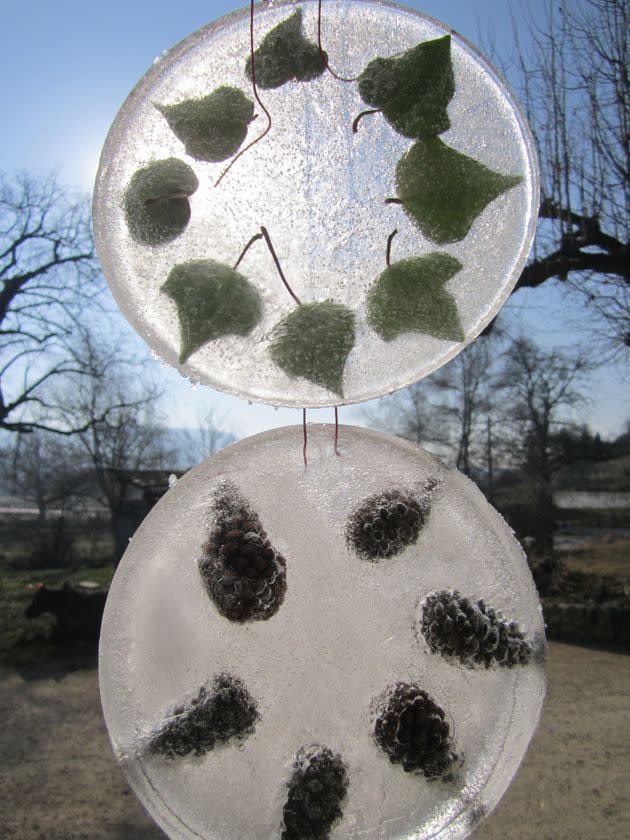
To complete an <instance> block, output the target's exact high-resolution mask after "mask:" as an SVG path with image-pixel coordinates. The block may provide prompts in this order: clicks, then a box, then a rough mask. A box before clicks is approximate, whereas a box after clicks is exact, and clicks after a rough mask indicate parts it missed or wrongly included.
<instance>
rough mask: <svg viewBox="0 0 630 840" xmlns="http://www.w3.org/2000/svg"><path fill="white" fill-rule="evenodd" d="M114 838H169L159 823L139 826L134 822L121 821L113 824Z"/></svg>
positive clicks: (120, 839)
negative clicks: (159, 826)
mask: <svg viewBox="0 0 630 840" xmlns="http://www.w3.org/2000/svg"><path fill="white" fill-rule="evenodd" d="M111 838H112V840H167V837H166V834H164V832H163V831H162V830H161V829H159V828H158V827H157V825H148V826H146V827H145V826H143V827H141V828H139V827H138V826H135V825H133V823H130V822H127V821H119V822H116V823H114V824H113V825H112V833H111Z"/></svg>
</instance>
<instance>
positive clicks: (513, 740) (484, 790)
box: [99, 424, 547, 840]
mask: <svg viewBox="0 0 630 840" xmlns="http://www.w3.org/2000/svg"><path fill="white" fill-rule="evenodd" d="M333 429H334V427H333V426H331V425H329V424H312V425H309V427H308V430H309V439H310V441H311V444H312V445H314V446H315V447H319V451H320V452H321V451H324V450H326V451H328V449H329V448H331V447H332V435H333ZM339 429H340V440H341V441H342V442H343V440H344V437H346V436H348V435H349V436H353V435H358V436H360V437H363V438H365V439H366V440H372V441H374V442H375V443H377V444H381V445H382V444H385V445H388V446H390V447H391V446H395V447H398V448H399V449H400V450H401V451H402V452H403V453H406V454H408V455H411V456H414V455H415V456H416V457H418V455H419V454H421V455H422V456H424V457H426V456H428V457H429V458H430V459H432V460H433V461H434V462H435V464H436V465H437V466H438V468H439V469H440V470H441V471H442V474H444V473H448V474H454V475H455V476H456V477H457V481H458V483H459V484H460V485H461V487H462V489H463V490H465V492H466V493H468V494H470V495H471V496H472V498H473V500H474V502H475V503H476V504H480V505H481V507H482V509H483V510H484V511H487V514H488V520H489V522H488V525H489V527H492V528H493V529H498V530H499V531H500V532H501V533H503V534H507V535H508V536H509V538H510V539H511V540H514V542H516V544H517V546H518V548H519V549H520V554H521V556H522V561H523V563H524V564H525V565H526V564H527V560H526V557H525V554H524V552H523V551H522V549H521V548H520V545H519V544H518V543H517V541H516V538H515V537H514V532H513V531H512V529H511V528H510V527H509V526H508V525H507V523H506V522H505V520H504V519H503V517H502V516H501V515H500V514H499V513H498V511H497V510H496V509H495V508H494V507H492V506H491V505H490V504H489V503H488V501H487V500H486V498H485V496H484V495H483V494H482V493H481V491H480V490H479V489H478V487H477V486H476V484H475V483H474V482H473V481H471V480H470V479H469V478H467V477H466V476H464V475H463V474H462V473H460V472H459V471H458V470H456V469H454V468H451V467H448V466H447V465H446V464H444V463H443V462H442V461H441V459H440V458H438V457H437V456H435V455H434V454H433V453H429V452H427V451H426V450H423V449H422V447H419V446H417V445H415V444H413V443H410V442H409V441H406V440H403V439H401V438H398V437H395V436H393V435H389V434H386V433H383V432H376V431H373V430H369V429H366V428H364V427H359V426H345V425H343V426H340V427H339ZM302 431H303V430H302V427H301V426H289V427H282V428H277V429H272V430H269V431H266V432H262V433H261V434H257V435H254V436H251V437H249V438H246V439H244V440H242V441H239V442H237V443H234V444H231V445H230V446H228V447H226V448H225V449H223V450H221V451H219V452H217V453H215V454H213V455H211V456H210V457H209V458H207V459H206V460H205V461H204V462H202V463H201V464H198V465H197V466H196V467H194V468H193V469H191V470H190V471H189V472H188V473H186V474H185V475H184V476H183V478H181V479H179V480H178V481H177V483H176V484H174V485H173V486H172V487H171V488H170V489H169V490H168V492H167V493H166V494H165V496H163V497H162V498H161V499H160V500H159V501H158V502H157V504H156V505H155V506H154V508H153V509H152V511H151V513H150V514H149V515H148V516H147V518H145V520H144V521H143V523H142V524H141V525H140V526H139V528H138V531H137V532H136V534H138V536H140V537H142V535H143V534H145V533H148V532H149V531H150V529H151V522H150V520H151V518H152V514H153V512H154V511H157V512H159V511H160V509H161V508H162V507H165V506H167V505H168V504H169V499H170V500H172V499H173V497H174V496H179V495H183V494H184V491H185V489H186V485H187V483H189V482H190V481H192V480H194V479H195V477H196V476H197V475H203V474H204V473H206V472H208V469H209V465H210V464H211V466H212V475H214V476H215V478H216V477H221V476H222V475H223V472H222V467H223V465H224V464H225V463H226V462H227V463H228V464H229V461H230V459H231V458H232V457H233V453H234V451H235V450H236V449H238V450H241V452H242V451H246V450H248V449H256V448H258V447H263V448H265V447H266V446H268V445H269V444H270V443H272V442H276V441H278V440H280V439H284V440H283V443H285V444H286V445H287V447H288V446H293V448H294V450H295V453H296V461H298V462H299V461H300V454H301V453H300V448H301V442H302ZM167 497H168V498H167ZM131 545H132V543H131V542H130V549H128V552H126V554H127V553H129V552H130V550H131ZM526 567H527V566H526ZM132 570H133V564H129V569H127V568H126V564H125V557H124V556H123V558H122V560H121V562H120V565H119V566H118V569H117V571H116V574H115V576H114V579H113V581H112V585H111V588H110V594H109V596H108V600H107V603H106V606H105V611H104V616H103V623H102V630H101V637H100V641H99V688H100V697H101V704H102V709H103V715H104V718H105V723H106V726H107V730H108V734H109V737H110V742H111V745H112V748H113V751H114V753H115V755H116V757H117V759H118V760H119V762H120V763H121V765H122V767H123V769H124V772H125V774H126V776H127V778H128V780H129V783H130V785H131V787H132V789H133V791H134V793H135V794H136V796H137V797H138V799H139V800H140V801H141V803H142V804H143V805H144V807H145V808H146V810H147V811H148V812H149V814H150V815H151V817H152V818H153V819H154V821H155V822H156V823H157V824H158V825H159V826H160V827H161V828H162V829H163V830H164V831H165V832H166V833H167V834H168V836H169V837H170V838H171V840H193V839H194V840H215V838H216V840H221V837H220V835H219V834H216V833H206V832H204V833H203V834H199V833H198V832H197V831H196V830H194V829H193V828H191V827H190V826H189V825H188V824H187V823H186V820H185V819H184V818H182V817H181V816H179V815H178V814H177V813H176V812H175V811H174V810H173V808H172V807H171V806H170V805H169V803H168V802H167V801H166V799H165V798H164V796H163V795H162V793H161V792H160V791H159V790H158V788H157V787H156V785H155V784H154V782H153V780H152V779H151V776H150V773H149V771H148V768H147V767H145V763H144V759H143V756H142V755H138V754H136V753H134V754H133V755H129V754H127V753H126V752H125V751H124V750H122V749H121V747H120V745H118V744H116V742H115V740H114V737H113V735H112V729H111V722H112V717H113V708H112V706H113V704H111V695H110V696H109V697H108V687H109V688H111V686H110V685H109V683H111V681H112V680H114V681H115V677H114V676H113V673H114V672H116V671H117V670H118V669H119V668H120V663H118V665H117V664H116V662H115V658H116V657H115V656H113V653H112V652H113V650H114V649H115V648H116V646H117V645H116V644H115V641H114V640H115V637H116V635H117V633H119V628H118V627H117V626H116V622H115V621H113V620H112V618H111V615H110V614H111V613H112V612H113V608H112V603H113V602H114V601H115V600H116V599H117V598H118V596H119V593H122V592H124V591H125V589H126V588H127V584H128V577H129V572H130V571H132ZM530 578H531V575H530ZM531 588H532V589H533V592H534V593H536V589H535V586H534V583H533V579H531ZM536 596H537V593H536ZM538 610H539V614H540V622H539V627H538V628H536V627H533V626H532V627H530V628H529V629H530V635H529V638H530V640H531V641H532V642H534V646H533V655H532V659H531V662H530V664H529V665H528V666H527V667H528V669H532V670H533V673H534V678H533V679H532V680H531V681H529V682H530V684H529V685H527V684H526V685H524V686H523V685H521V683H522V682H523V681H522V680H521V679H520V677H519V676H517V677H516V685H515V690H514V692H513V695H512V697H513V704H512V708H511V711H510V713H509V722H508V724H507V727H506V732H507V735H506V738H505V740H504V742H503V745H502V747H501V748H500V751H499V753H498V756H497V758H496V761H495V763H494V764H493V765H492V767H491V768H490V770H489V771H488V772H487V774H486V776H485V778H484V780H483V782H482V784H481V786H480V787H479V789H478V790H477V791H476V792H475V794H474V796H471V797H468V798H462V800H461V807H460V808H458V809H452V811H454V812H452V813H451V814H450V815H449V818H448V819H447V821H446V822H443V823H442V824H441V825H439V827H436V828H435V830H430V831H429V832H428V833H427V831H426V827H425V829H424V830H422V831H418V832H415V831H414V832H412V833H406V834H401V835H397V836H398V837H399V838H400V839H401V840H402V838H403V837H404V838H407V840H428V839H429V838H439V840H447V838H448V840H455V838H466V837H469V836H470V834H471V833H472V832H473V831H474V829H475V828H476V827H477V826H478V825H479V823H480V822H481V821H482V820H483V819H485V817H487V816H488V815H489V814H490V813H491V812H492V811H493V810H494V808H496V806H497V805H498V804H499V802H500V800H501V798H502V797H503V795H504V794H505V792H506V790H507V788H508V787H509V785H510V783H511V782H512V781H513V779H514V777H515V775H516V773H517V771H518V768H519V767H520V765H521V763H522V761H523V759H524V758H525V755H526V753H527V749H528V746H529V745H530V742H531V739H532V737H533V735H534V733H535V731H536V729H537V727H538V724H539V721H540V715H541V713H542V708H543V701H544V698H545V693H546V679H545V670H546V659H547V643H546V638H545V633H544V622H543V619H542V608H541V607H540V604H539V606H538ZM119 658H120V657H119ZM530 673H531V671H530ZM117 676H118V677H119V676H120V674H118V675H117ZM519 687H520V688H521V689H522V690H520V691H519V690H518V689H519ZM532 709H534V714H532ZM528 717H529V720H527V718H528ZM515 720H517V721H520V726H516V727H514V726H513V722H514V721H515ZM515 730H516V731H515ZM434 822H435V820H434ZM278 836H279V834H278ZM332 836H333V837H340V836H355V835H354V834H353V833H352V834H350V835H347V834H343V835H342V834H339V833H338V832H337V831H336V830H334V831H333V832H332Z"/></svg>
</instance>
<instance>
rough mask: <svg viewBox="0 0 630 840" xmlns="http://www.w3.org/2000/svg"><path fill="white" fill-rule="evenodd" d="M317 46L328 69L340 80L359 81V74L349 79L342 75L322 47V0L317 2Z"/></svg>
mask: <svg viewBox="0 0 630 840" xmlns="http://www.w3.org/2000/svg"><path fill="white" fill-rule="evenodd" d="M317 46H318V47H319V54H320V56H321V59H322V62H323V63H324V65H325V67H326V70H328V72H329V73H330V75H331V76H333V77H334V78H335V79H337V81H339V82H357V81H358V80H359V77H358V76H357V78H356V79H348V78H346V77H345V76H340V75H339V74H338V73H335V71H334V70H333V69H332V67H331V66H330V63H329V61H328V56H327V54H326V53H325V52H324V48H323V47H322V0H319V2H318V4H317Z"/></svg>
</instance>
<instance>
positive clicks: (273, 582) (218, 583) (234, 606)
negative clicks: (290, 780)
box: [198, 484, 287, 622]
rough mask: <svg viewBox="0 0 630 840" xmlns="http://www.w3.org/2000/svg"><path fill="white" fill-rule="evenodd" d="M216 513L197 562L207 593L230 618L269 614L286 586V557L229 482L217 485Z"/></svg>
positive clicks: (249, 618) (279, 600)
mask: <svg viewBox="0 0 630 840" xmlns="http://www.w3.org/2000/svg"><path fill="white" fill-rule="evenodd" d="M214 513H215V524H214V527H213V528H212V530H211V532H210V537H209V540H208V542H207V543H206V544H205V545H204V547H203V551H204V554H203V556H202V557H201V558H200V559H199V563H198V565H199V571H200V573H201V576H202V578H203V581H204V585H205V587H206V590H207V592H208V594H209V595H210V597H211V598H212V600H213V601H214V603H215V604H216V606H217V608H218V610H219V612H220V613H221V614H222V615H224V616H225V617H226V618H229V619H230V620H231V621H241V622H244V621H252V620H255V619H260V620H265V619H268V618H271V616H272V615H274V614H275V613H276V612H277V611H278V609H279V607H280V604H281V603H282V601H283V600H284V595H285V592H286V588H287V585H286V562H285V560H284V557H282V555H280V554H278V552H277V551H276V550H275V549H274V547H273V546H272V545H271V543H270V541H269V539H268V537H267V534H266V533H265V530H264V528H263V527H262V524H261V522H260V519H259V518H258V516H257V514H256V513H254V511H252V510H251V508H250V507H249V505H248V504H247V502H246V501H245V499H243V497H242V496H241V495H240V493H239V492H238V490H237V489H236V488H235V487H234V486H233V485H231V484H224V485H222V487H221V488H219V493H218V496H217V498H216V500H215V504H214Z"/></svg>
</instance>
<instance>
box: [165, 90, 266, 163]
mask: <svg viewBox="0 0 630 840" xmlns="http://www.w3.org/2000/svg"><path fill="white" fill-rule="evenodd" d="M155 107H156V108H157V109H158V111H159V112H160V113H161V114H162V115H163V116H164V117H165V119H166V121H167V122H168V124H169V126H170V128H171V130H172V131H173V133H174V134H175V135H176V136H177V137H178V138H179V139H180V140H181V141H182V143H183V144H184V147H185V148H186V154H189V155H190V156H191V157H194V158H195V160H206V161H211V162H216V161H220V160H226V159H227V158H229V157H231V156H232V155H233V154H234V153H235V152H236V150H237V149H238V147H239V146H240V145H241V143H242V142H243V140H244V139H245V137H246V136H247V126H248V125H249V123H250V122H251V121H252V120H253V118H254V103H253V102H252V101H251V99H248V98H247V97H246V96H245V94H244V93H243V91H242V90H239V89H238V88H234V87H227V86H223V87H220V88H217V89H216V90H214V91H212V93H209V94H208V96H204V97H203V99H188V100H187V101H186V102H180V103H178V104H177V105H157V104H156V106H155Z"/></svg>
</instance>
